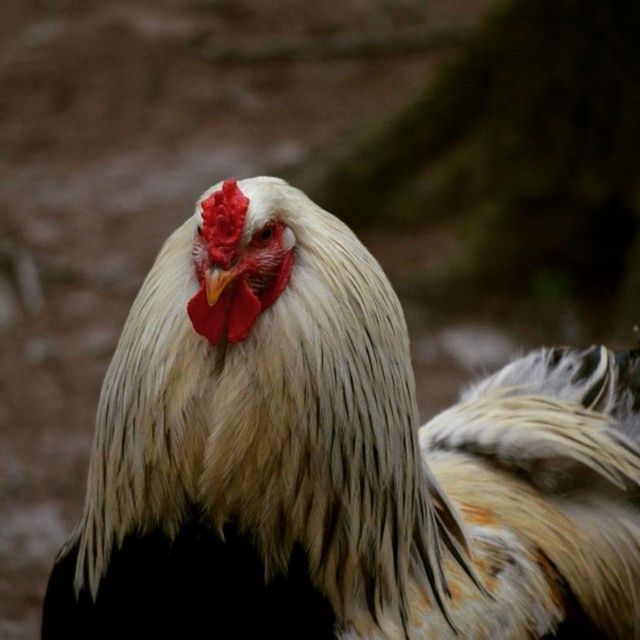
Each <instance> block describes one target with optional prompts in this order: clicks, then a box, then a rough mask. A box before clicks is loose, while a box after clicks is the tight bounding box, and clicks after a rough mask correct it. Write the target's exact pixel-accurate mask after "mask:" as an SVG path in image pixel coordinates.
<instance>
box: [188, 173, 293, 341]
mask: <svg viewBox="0 0 640 640" xmlns="http://www.w3.org/2000/svg"><path fill="white" fill-rule="evenodd" d="M249 204H250V203H249V199H248V198H247V197H246V196H245V195H244V194H243V193H242V191H241V190H240V188H239V187H238V184H237V182H236V181H235V180H234V179H230V180H226V181H225V182H224V183H223V184H222V187H221V188H220V189H218V190H217V191H214V192H213V193H212V194H210V195H209V196H208V197H206V198H204V199H203V200H202V201H201V205H200V206H201V209H202V223H201V225H199V226H198V230H197V235H196V237H195V240H194V244H193V259H194V268H195V272H196V276H197V278H198V282H199V283H200V288H199V290H198V292H197V293H196V294H195V295H194V296H193V297H192V298H191V300H190V301H189V304H188V306H187V311H188V313H189V318H190V319H191V323H192V324H193V328H194V329H195V330H196V331H197V332H198V333H199V334H200V335H202V336H204V337H205V338H207V339H208V340H209V341H210V342H211V343H213V344H218V343H219V342H220V340H221V339H222V338H223V337H226V338H227V340H228V341H229V342H240V341H242V340H244V339H245V338H246V337H247V335H248V334H249V332H250V331H251V329H252V327H253V326H254V324H255V322H256V320H257V319H258V316H259V315H260V314H261V313H262V312H263V311H264V310H265V309H267V308H268V307H270V306H271V305H272V304H273V303H274V302H275V301H276V300H277V299H278V298H279V297H280V295H281V294H282V292H283V291H284V290H285V288H286V286H287V283H288V282H289V277H290V275H291V268H292V267H293V250H294V246H295V242H296V240H295V235H294V233H293V231H292V230H291V229H290V228H289V227H287V226H286V225H284V224H283V223H282V222H280V221H279V220H277V219H272V218H266V219H263V220H260V226H259V227H258V228H255V229H254V230H251V231H250V232H249V233H243V232H244V227H245V219H246V214H247V209H248V208H249Z"/></svg>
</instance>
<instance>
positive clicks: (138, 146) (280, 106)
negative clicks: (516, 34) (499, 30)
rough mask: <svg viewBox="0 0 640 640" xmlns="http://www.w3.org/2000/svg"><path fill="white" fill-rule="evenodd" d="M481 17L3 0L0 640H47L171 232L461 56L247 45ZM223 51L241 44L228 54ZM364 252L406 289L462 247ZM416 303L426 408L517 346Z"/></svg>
mask: <svg viewBox="0 0 640 640" xmlns="http://www.w3.org/2000/svg"><path fill="white" fill-rule="evenodd" d="M486 4H487V2H486V0H441V1H440V2H435V3H421V2H418V1H417V0H416V1H415V2H412V1H410V0H379V1H378V2H373V3H369V2H364V1H363V0H348V1H347V2H339V3H338V2H328V3H309V4H308V5H306V4H303V3H298V2H295V0H277V1H272V0H244V1H240V2H234V1H232V0H208V1H207V0H201V1H197V0H191V1H189V0H162V1H159V0H155V1H151V0H149V1H148V2H144V1H140V2H135V3H130V2H116V1H113V2H106V3H105V2H97V1H94V0H48V1H46V2H45V1H37V2H36V1H35V0H30V1H24V0H7V2H5V3H4V6H3V20H2V22H1V23H0V95H1V96H2V99H1V101H0V212H1V214H0V639H6V640H9V639H12V640H18V639H19V640H26V639H28V638H35V637H37V635H38V628H39V615H40V606H41V598H42V595H43V590H44V586H45V582H46V577H47V574H48V571H49V569H50V566H51V564H52V561H53V558H54V555H55V553H56V551H57V549H58V548H59V547H60V545H61V544H62V542H63V541H64V539H65V537H66V536H67V535H68V533H69V532H70V530H71V528H72V527H73V525H74V523H75V522H76V521H77V519H78V517H79V514H80V511H81V506H82V500H83V496H84V484H85V476H86V471H87V461H88V456H89V450H90V445H91V437H92V431H93V417H94V412H95V407H96V401H97V396H98V392H99V389H100V385H101V381H102V377H103V375H104V372H105V369H106V367H107V365H108V362H109V358H110V354H111V353H112V351H113V348H114V346H115V343H116V340H117V338H118V334H119V331H120V328H121V326H122V323H123V321H124V318H125V316H126V313H127V310H128V308H129V305H130V303H131V301H132V299H133V296H134V295H135V292H136V290H137V288H138V286H139V284H140V282H141V280H142V278H143V276H144V274H145V273H146V271H147V270H148V268H149V266H150V265H151V262H152V260H153V257H154V254H155V253H156V251H157V250H158V248H159V246H160V244H161V242H162V240H163V239H164V237H166V235H167V234H168V233H169V232H170V231H171V230H172V229H173V228H174V227H175V226H176V225H177V224H178V223H179V222H180V221H182V220H183V219H184V218H185V217H186V216H187V215H189V213H190V211H191V209H192V203H193V201H194V200H195V198H196V197H197V196H198V195H199V194H200V193H201V192H202V191H203V190H204V189H205V188H206V187H207V186H208V185H209V184H211V183H212V182H215V181H218V180H219V179H221V178H224V177H227V176H229V175H235V176H237V177H244V176H248V175H252V174H278V173H279V172H280V171H281V170H283V169H286V168H288V167H291V166H293V165H297V164H299V163H304V162H305V161H306V160H307V159H309V158H312V157H313V155H314V153H315V152H316V151H317V150H318V149H321V148H324V147H327V146H330V145H332V144H338V143H339V142H340V141H342V140H343V139H344V137H345V136H348V135H351V134H352V133H353V132H354V131H355V130H356V129H357V127H358V126H359V125H360V124H361V123H362V122H363V121H365V120H366V119H371V118H375V117H379V116H381V115H382V114H383V113H384V112H385V111H387V110H388V109H390V108H393V107H395V106H398V105H401V104H402V103H403V102H404V101H405V100H407V99H409V98H410V97H411V96H413V95H414V94H415V93H416V92H417V91H419V90H421V89H422V87H423V85H424V82H425V80H426V79H427V78H429V77H430V75H431V74H432V73H433V71H434V69H435V68H436V67H437V65H438V64H439V63H440V62H441V60H442V59H443V57H444V56H446V54H447V52H446V51H442V50H437V51H424V52H414V53H411V54H406V53H405V54H402V55H390V54H389V55H380V56H375V57H370V56H368V57H364V58H361V57H357V56H354V57H348V58H347V57H345V58H344V59H340V58H339V57H338V58H336V57H335V56H334V57H329V58H326V59H324V58H323V59H316V60H307V59H304V56H296V55H293V56H292V57H291V56H289V59H288V58H287V56H284V57H281V58H277V57H276V58H274V57H273V56H271V58H269V56H265V59H264V60H259V59H253V61H247V60H243V59H241V58H242V56H238V55H235V54H233V52H234V51H235V52H236V54H237V53H238V52H240V53H241V52H243V51H246V50H251V51H256V50H258V51H269V50H270V48H273V47H274V46H276V47H277V45H281V44H282V42H285V43H293V45H292V46H294V48H295V46H298V44H300V43H305V42H307V43H315V44H316V45H319V46H322V45H323V43H325V42H328V41H333V40H332V39H335V38H336V37H338V39H339V38H340V37H341V36H343V35H345V34H346V35H347V36H349V35H353V34H356V35H357V36H359V37H361V36H367V34H374V35H375V34H380V33H382V34H389V33H402V30H403V29H410V28H413V27H414V26H415V25H416V24H422V23H426V22H428V21H431V22H433V23H434V24H437V23H438V22H439V21H440V22H443V23H447V21H452V20H453V21H455V20H459V19H465V20H466V19H469V18H470V17H471V18H473V17H474V16H477V15H479V14H480V13H481V12H482V11H483V10H484V8H485V6H486ZM301 6H304V12H302V11H301V10H300V8H301ZM296 43H297V44H296ZM207 47H208V49H207ZM256 48H257V49H256ZM204 50H208V51H217V52H218V57H219V60H218V61H211V60H207V59H205V58H204V57H203V55H202V52H203V51H204ZM220 50H222V51H228V52H229V51H230V52H231V53H230V54H226V59H225V60H224V61H223V60H222V58H224V56H222V57H221V56H220V54H219V52H220ZM234 56H235V58H234ZM255 57H256V56H254V58H255ZM257 57H258V58H259V56H257ZM239 58H240V59H239ZM363 239H364V241H365V242H366V243H367V244H368V245H369V246H370V248H371V250H372V251H373V253H374V254H375V255H376V256H377V257H378V258H379V259H380V261H381V262H382V263H383V266H384V267H385V268H386V269H387V270H388V272H389V273H390V275H391V277H392V279H393V280H394V282H395V283H396V284H398V285H400V286H402V282H403V281H404V280H405V279H407V278H410V276H411V274H412V273H415V272H418V271H424V270H428V269H430V268H433V267H434V266H436V265H437V264H438V263H439V262H440V261H441V260H442V259H444V258H445V257H446V256H447V255H448V252H449V251H450V250H451V248H452V247H453V246H455V241H456V238H455V233H454V231H453V230H452V229H451V228H448V227H447V226H446V224H444V225H442V226H441V227H439V228H437V229H429V230H425V231H423V232H418V233H411V234H406V233H405V234H393V233H392V232H391V231H390V230H387V231H375V232H373V231H370V232H366V231H365V233H364V234H363ZM406 311H407V317H408V320H409V324H410V328H411V331H412V337H413V344H414V355H415V365H416V374H417V379H418V387H419V394H420V404H421V410H422V412H423V415H424V416H425V417H426V416H428V415H431V414H432V413H433V412H434V411H435V410H436V409H438V408H439V407H442V406H443V405H444V404H445V403H446V402H448V401H450V400H451V399H452V398H453V397H454V395H455V390H456V389H457V388H458V387H459V385H460V384H462V383H464V382H465V381H467V380H469V378H470V376H471V375H472V372H477V371H479V370H482V369H483V368H491V367H493V366H496V365H499V364H500V363H501V362H503V361H504V360H505V359H506V358H507V357H508V356H509V355H511V354H512V353H514V352H515V351H516V350H517V349H518V348H519V347H518V343H517V341H514V339H513V338H511V337H509V336H507V335H506V334H505V333H504V332H503V331H500V330H498V329H495V328H493V327H492V326H489V325H484V324H480V323H478V322H475V323H474V322H467V321H463V322H460V323H457V324H455V325H444V326H443V325H442V324H438V323H436V324H432V323H431V322H430V319H431V317H430V315H429V312H428V310H427V309H424V308H423V307H421V306H420V305H419V304H416V303H415V302H411V301H410V300H407V301H406Z"/></svg>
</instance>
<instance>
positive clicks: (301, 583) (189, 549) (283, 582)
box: [42, 516, 335, 640]
mask: <svg viewBox="0 0 640 640" xmlns="http://www.w3.org/2000/svg"><path fill="white" fill-rule="evenodd" d="M77 551H78V547H77V544H76V545H74V546H73V547H72V548H71V549H70V550H69V552H68V553H67V554H66V555H65V556H64V557H62V558H60V559H59V560H58V561H57V562H56V564H55V566H54V568H53V572H52V574H51V577H50V579H49V585H48V587H47V593H46V597H45V602H44V613H43V624H42V639H43V640H76V639H77V640H79V639H83V640H87V639H89V638H90V639H92V640H102V639H104V640H107V639H109V640H115V639H116V638H117V639H118V640H127V639H132V640H133V639H134V638H135V639H136V640H145V639H147V638H148V639H151V638H153V639H154V640H161V639H163V638H166V639H167V640H169V639H172V640H178V639H181V638H188V639H189V640H200V639H203V640H204V639H205V638H206V639H207V640H216V639H219V640H223V639H227V638H228V639H234V640H243V639H247V640H249V639H252V640H253V639H256V638H265V639H269V638H273V639H276V638H278V639H279V640H287V639H294V638H295V639H302V638H305V639H306V638H308V639H309V640H325V639H330V638H335V633H334V624H335V618H334V614H333V610H332V608H331V606H330V605H329V603H328V601H327V600H326V599H325V598H324V597H323V595H322V594H321V593H320V592H319V591H317V589H315V587H314V586H313V585H312V584H311V582H310V580H309V577H308V571H307V563H306V558H305V555H304V553H303V552H302V551H301V550H299V549H298V550H296V551H295V552H294V554H293V556H292V559H291V564H290V567H289V573H288V575H287V576H279V577H276V578H274V579H273V580H272V581H271V582H270V583H269V584H268V585H267V584H265V581H264V568H263V566H262V563H261V562H260V560H259V558H258V556H257V554H256V552H255V550H254V548H253V547H252V545H251V544H250V542H249V541H248V540H247V539H246V538H245V537H243V536H242V535H240V534H238V532H237V531H235V529H234V528H233V527H227V528H226V529H225V541H224V542H223V541H222V540H221V539H220V538H219V537H218V536H217V535H216V533H215V532H213V531H212V530H211V529H210V528H209V527H207V526H206V525H205V524H203V523H202V521H201V520H200V518H198V517H197V516H193V517H191V518H189V520H188V521H187V522H185V524H184V526H183V527H182V528H181V530H180V533H179V534H178V536H177V537H176V538H175V540H174V541H173V542H171V541H170V540H169V539H168V538H167V537H166V535H164V534H163V533H162V532H161V531H154V532H152V533H149V534H146V535H144V536H138V537H135V536H134V537H129V538H128V539H126V540H125V542H124V544H123V546H122V548H121V549H119V550H114V551H113V553H112V557H111V561H110V563H109V568H108V570H107V573H106V575H105V577H104V578H103V580H102V582H101V585H100V590H99V592H98V597H97V600H96V602H95V603H94V602H92V600H91V598H90V596H89V593H88V592H87V591H85V590H83V591H82V592H81V593H80V597H79V598H78V599H76V597H75V595H74V590H73V577H74V572H75V564H76V557H77Z"/></svg>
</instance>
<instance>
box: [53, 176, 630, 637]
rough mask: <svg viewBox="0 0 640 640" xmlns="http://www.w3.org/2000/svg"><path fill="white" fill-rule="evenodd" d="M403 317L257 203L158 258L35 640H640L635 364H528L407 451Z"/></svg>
mask: <svg viewBox="0 0 640 640" xmlns="http://www.w3.org/2000/svg"><path fill="white" fill-rule="evenodd" d="M414 387H415V385H414V377H413V372H412V368H411V363H410V356H409V338H408V334H407V328H406V325H405V321H404V317H403V313H402V309H401V307H400V304H399V301H398V299H397V297H396V295H395V293H394V291H393V289H392V287H391V286H390V284H389V282H388V280H387V278H386V277H385V275H384V273H383V271H382V269H381V268H380V266H379V265H378V263H377V262H376V261H375V259H374V258H373V257H372V256H371V255H370V254H369V252H368V251H367V250H366V249H365V248H364V246H363V245H362V244H361V243H360V242H359V241H358V239H357V238H356V237H355V235H354V234H353V233H352V232H351V231H350V230H349V229H348V228H347V227H346V226H345V225H344V224H343V223H342V222H340V221H339V220H338V219H336V218H335V217H333V216H332V215H331V214H329V213H327V212H326V211H323V210H322V209H321V208H320V207H318V206H317V205H315V204H314V203H313V202H311V201H310V200H309V199H308V198H307V197H306V196H305V195H304V194H303V193H302V192H300V191H298V190H297V189H295V188H293V187H291V186H289V185H288V184H286V183H285V182H283V181H282V180H279V179H275V178H254V179H249V180H243V181H240V182H236V181H234V180H227V181H225V182H224V183H223V184H222V185H216V186H214V187H212V188H211V189H209V190H208V191H207V192H205V194H204V195H203V196H202V197H201V198H200V200H199V201H198V204H197V206H196V210H195V214H194V215H193V216H191V217H190V218H189V219H188V220H187V221H186V222H185V223H184V224H183V225H182V226H181V227H180V228H179V229H178V230H177V231H175V232H174V233H173V235H171V236H170V238H169V239H168V240H167V242H166V243H165V245H164V247H163V248H162V249H161V251H160V254H159V255H158V258H157V260H156V262H155V264H154V266H153V268H152V269H151V272H150V273H149V275H148V276H147V278H146V280H145V282H144V284H143V285H142V288H141V290H140V292H139V294H138V296H137V298H136V300H135V302H134V303H133V306H132V309H131V312H130V314H129V317H128V320H127V322H126V324H125V327H124V330H123V333H122V336H121V338H120V341H119V344H118V346H117V349H116V352H115V355H114V358H113V360H112V362H111V365H110V367H109V370H108V372H107V375H106V378H105V381H104V385H103V388H102V393H101V396H100V401H99V407H98V413H97V421H96V432H95V440H94V445H93V453H92V458H91V463H90V469H89V478H88V486H87V498H86V502H85V508H84V513H83V516H82V519H81V522H80V524H79V526H78V528H77V529H76V531H75V533H74V534H73V535H72V537H71V539H70V540H69V542H68V543H67V544H66V545H65V547H64V548H63V549H62V551H61V552H60V554H59V556H58V558H57V559H56V563H55V566H54V568H53V571H52V574H51V577H50V580H49V585H48V589H47V593H46V597H45V604H44V616H43V638H44V639H45V640H51V639H58V638H65V639H73V638H114V639H115V638H190V639H194V638H300V639H305V638H339V639H341V640H357V639H371V640H374V639H380V640H382V639H393V638H456V637H457V638H470V639H477V640H482V639H486V638H491V639H496V638H501V639H502V638H504V639H514V640H515V639H525V638H552V637H558V638H559V637H565V638H575V637H581V638H600V637H601V638H605V637H611V638H633V637H640V622H639V621H640V511H638V507H637V502H636V501H637V496H638V491H637V490H638V480H639V478H640V452H639V448H638V442H637V441H638V419H637V418H636V411H637V410H638V408H639V407H638V404H639V398H640V355H639V354H638V353H636V352H629V353H614V352H612V351H609V350H608V349H606V348H604V347H593V348H591V349H588V350H586V351H575V350H571V349H545V350H540V351H536V352H533V353H531V354H530V355H528V356H525V357H522V358H520V359H518V360H515V361H514V362H512V363H510V364H509V365H508V366H506V367H505V368H504V369H502V370H501V371H499V372H498V373H496V374H494V375H492V376H491V377H489V378H487V379H485V380H482V381H480V382H479V383H477V384H475V385H474V386H473V387H471V388H470V389H469V390H467V391H466V392H465V393H464V394H463V396H462V398H461V400H460V402H459V403H458V404H456V405H455V406H453V407H452V408H450V409H448V410H446V411H444V412H443V413H441V414H440V415H438V416H436V417H435V418H433V419H432V420H431V421H430V422H429V423H428V424H427V425H425V426H424V427H422V428H421V429H418V427H419V422H418V412H417V407H416V399H415V388H414Z"/></svg>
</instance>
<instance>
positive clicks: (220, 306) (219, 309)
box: [187, 282, 231, 344]
mask: <svg viewBox="0 0 640 640" xmlns="http://www.w3.org/2000/svg"><path fill="white" fill-rule="evenodd" d="M230 305H231V292H230V291H224V292H223V293H222V295H221V296H220V298H219V300H218V302H217V303H216V304H215V305H214V306H213V307H210V306H209V303H208V302H207V293H206V291H205V286H204V282H203V283H202V284H201V285H200V289H199V290H198V292H197V293H196V294H195V295H194V296H193V297H192V298H191V300H189V303H188V304H187V313H188V314H189V318H190V319H191V324H192V325H193V328H194V329H195V330H196V331H197V332H198V333H199V334H200V335H201V336H204V337H205V338H206V339H207V340H209V342H212V343H213V344H218V342H220V340H221V339H222V336H223V334H224V330H225V327H226V324H227V315H228V311H229V306H230Z"/></svg>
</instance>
